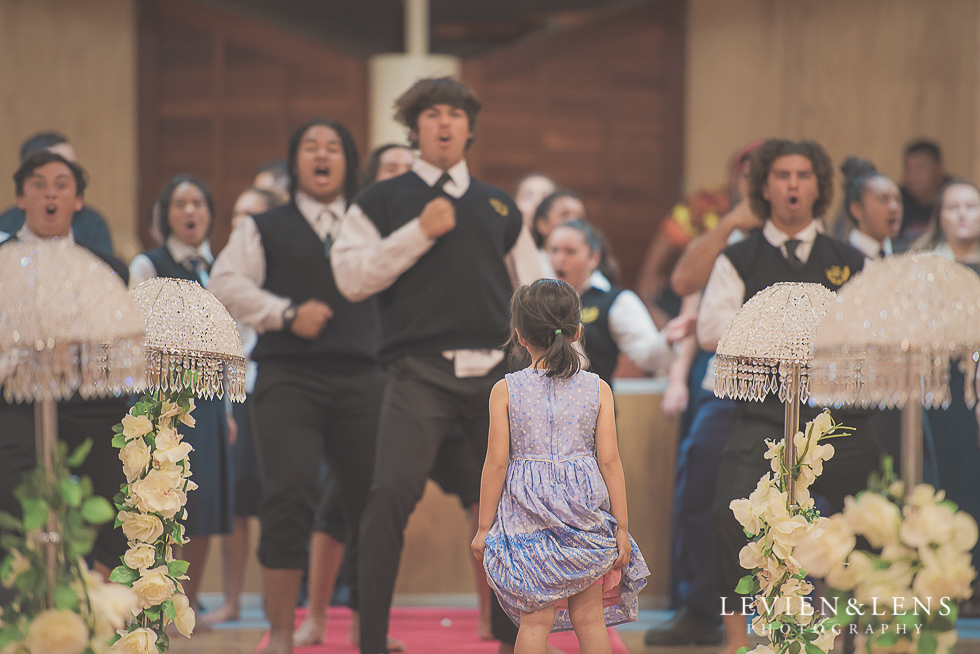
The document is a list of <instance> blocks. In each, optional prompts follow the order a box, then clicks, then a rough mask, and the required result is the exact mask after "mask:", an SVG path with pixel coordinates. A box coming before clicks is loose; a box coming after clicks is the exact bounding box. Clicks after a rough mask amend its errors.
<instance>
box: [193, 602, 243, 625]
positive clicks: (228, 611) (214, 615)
mask: <svg viewBox="0 0 980 654" xmlns="http://www.w3.org/2000/svg"><path fill="white" fill-rule="evenodd" d="M239 618H241V614H240V612H239V610H238V609H237V608H235V607H233V606H231V605H229V604H222V605H221V606H219V607H218V608H216V609H215V610H213V611H211V612H210V613H208V614H207V615H205V616H204V617H203V618H201V622H202V623H203V624H221V623H222V622H237V621H238V620H239Z"/></svg>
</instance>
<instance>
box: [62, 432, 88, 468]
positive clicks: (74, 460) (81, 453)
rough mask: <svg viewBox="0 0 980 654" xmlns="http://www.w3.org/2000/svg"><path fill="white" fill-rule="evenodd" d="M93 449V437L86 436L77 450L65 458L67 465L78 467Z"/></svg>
mask: <svg viewBox="0 0 980 654" xmlns="http://www.w3.org/2000/svg"><path fill="white" fill-rule="evenodd" d="M91 451H92V439H91V438H86V439H85V440H84V441H82V444H81V445H79V446H78V447H76V448H75V451H74V452H72V453H71V454H69V455H68V456H67V457H66V458H65V465H67V466H68V467H69V468H77V467H78V466H80V465H82V462H83V461H85V457H87V456H88V453H89V452H91Z"/></svg>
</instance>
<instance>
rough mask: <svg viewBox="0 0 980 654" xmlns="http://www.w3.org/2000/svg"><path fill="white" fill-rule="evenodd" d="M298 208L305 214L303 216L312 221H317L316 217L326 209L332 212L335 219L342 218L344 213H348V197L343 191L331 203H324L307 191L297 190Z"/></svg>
mask: <svg viewBox="0 0 980 654" xmlns="http://www.w3.org/2000/svg"><path fill="white" fill-rule="evenodd" d="M296 208H297V209H299V212H300V213H301V214H303V217H304V218H306V220H307V221H309V222H311V223H315V222H316V219H317V218H318V217H319V216H320V214H322V213H323V211H324V209H326V210H327V211H329V212H330V214H331V215H332V216H333V217H334V220H340V219H341V218H343V216H344V214H345V213H347V199H346V198H344V194H343V193H341V194H340V195H338V196H337V197H336V198H335V199H334V201H333V202H331V203H330V204H324V203H323V202H320V201H319V200H314V199H313V198H312V197H310V196H309V195H307V194H306V193H303V191H299V190H297V191H296Z"/></svg>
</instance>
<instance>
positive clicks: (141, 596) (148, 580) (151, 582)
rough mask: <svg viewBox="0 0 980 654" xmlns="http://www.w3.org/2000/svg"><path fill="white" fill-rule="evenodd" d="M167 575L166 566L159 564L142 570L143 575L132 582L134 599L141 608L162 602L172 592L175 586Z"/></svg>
mask: <svg viewBox="0 0 980 654" xmlns="http://www.w3.org/2000/svg"><path fill="white" fill-rule="evenodd" d="M167 575H168V570H167V566H165V565H161V566H158V567H156V568H152V569H150V570H144V571H143V576H141V577H140V578H139V579H137V580H136V581H134V582H133V592H135V593H136V601H137V604H138V606H139V607H140V608H141V609H149V608H152V607H154V606H157V605H159V604H163V602H165V601H166V600H168V599H170V597H171V596H172V595H173V594H174V591H175V590H177V587H176V586H175V585H174V581H173V579H171V578H170V577H168V576H167Z"/></svg>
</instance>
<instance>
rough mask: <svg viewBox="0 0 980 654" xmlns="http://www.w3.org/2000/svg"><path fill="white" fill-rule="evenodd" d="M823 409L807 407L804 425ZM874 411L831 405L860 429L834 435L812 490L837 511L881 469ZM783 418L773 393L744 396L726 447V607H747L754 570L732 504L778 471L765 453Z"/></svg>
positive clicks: (718, 556)
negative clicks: (741, 558) (744, 559)
mask: <svg viewBox="0 0 980 654" xmlns="http://www.w3.org/2000/svg"><path fill="white" fill-rule="evenodd" d="M820 411H821V409H815V408H812V407H808V406H803V407H801V409H800V429H801V430H803V429H805V425H806V423H807V422H808V421H810V420H812V419H813V418H815V417H816V416H817V414H819V413H820ZM870 413H871V412H870V411H861V410H853V409H852V410H844V411H835V410H833V409H832V410H831V416H832V417H833V418H834V421H835V422H837V423H840V424H842V425H844V426H846V427H853V428H854V431H853V432H851V433H850V434H849V435H848V436H844V437H841V438H834V439H832V440H831V441H830V444H831V445H833V446H834V456H833V458H831V459H830V460H829V461H827V462H825V463H824V467H823V474H821V475H820V476H819V477H817V480H816V481H815V482H814V483H813V485H812V486H811V487H810V493H811V494H812V495H821V496H822V497H823V498H824V499H825V500H827V503H828V504H829V506H830V508H831V511H833V512H834V513H836V512H838V511H840V510H842V509H843V508H844V498H845V497H846V496H848V495H854V494H855V493H857V492H859V491H861V490H864V489H865V488H867V486H868V475H870V474H871V473H872V472H873V471H875V470H877V469H878V465H879V459H880V457H881V453H880V450H879V448H878V444H877V443H876V442H875V439H874V437H873V434H872V429H871V423H870V419H869V417H870ZM783 418H784V408H783V403H782V402H780V401H779V400H778V399H777V398H775V397H773V396H770V398H769V399H767V400H766V401H765V402H762V403H759V402H739V403H738V405H737V407H736V409H735V423H734V426H733V428H732V435H731V436H730V437H729V439H728V442H727V443H726V444H725V447H724V449H723V450H722V453H721V467H720V468H719V470H718V483H717V486H716V487H715V500H714V503H713V505H712V520H713V523H714V530H715V565H716V575H717V577H716V578H717V585H718V586H717V588H718V593H719V596H720V597H724V598H725V610H726V611H735V612H738V611H741V609H742V603H741V599H740V597H741V596H740V595H738V594H737V593H735V587H736V586H737V585H738V580H739V579H741V578H742V577H744V576H745V575H747V574H749V571H748V570H745V569H744V568H742V566H741V565H740V564H739V562H738V553H739V552H740V551H741V549H742V548H743V547H744V546H745V545H746V543H747V542H748V541H747V539H746V537H745V532H744V531H743V530H742V525H741V524H739V522H738V520H736V519H735V515H734V514H733V513H732V510H731V509H730V508H729V506H728V505H729V504H730V503H731V501H732V500H735V499H740V498H745V497H748V496H749V494H751V493H752V491H753V490H755V487H756V485H757V484H758V483H759V479H760V478H761V477H762V476H763V475H764V474H766V473H767V472H771V471H772V468H771V467H770V462H769V461H768V460H767V459H766V458H765V453H766V450H767V449H768V448H767V447H766V443H765V441H766V439H769V440H781V439H782V438H783V422H784V420H783ZM720 609H721V606H720V604H719V610H720Z"/></svg>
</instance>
